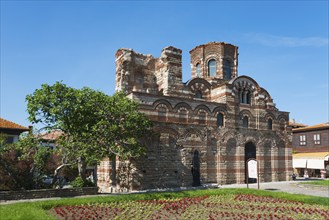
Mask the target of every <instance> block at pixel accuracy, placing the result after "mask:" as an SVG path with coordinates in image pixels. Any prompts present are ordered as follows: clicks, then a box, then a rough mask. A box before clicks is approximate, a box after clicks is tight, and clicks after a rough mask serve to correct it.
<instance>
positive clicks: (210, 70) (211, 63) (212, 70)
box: [208, 59, 216, 76]
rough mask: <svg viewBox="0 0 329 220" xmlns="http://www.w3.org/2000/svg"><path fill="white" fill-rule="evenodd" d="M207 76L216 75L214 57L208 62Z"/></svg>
mask: <svg viewBox="0 0 329 220" xmlns="http://www.w3.org/2000/svg"><path fill="white" fill-rule="evenodd" d="M208 76H216V60H214V59H211V60H209V62H208Z"/></svg>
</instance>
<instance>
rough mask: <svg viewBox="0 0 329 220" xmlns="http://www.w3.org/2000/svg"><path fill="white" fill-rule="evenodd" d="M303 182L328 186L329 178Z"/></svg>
mask: <svg viewBox="0 0 329 220" xmlns="http://www.w3.org/2000/svg"><path fill="white" fill-rule="evenodd" d="M301 184H307V185H317V186H328V187H329V180H317V181H306V182H302V183H301Z"/></svg>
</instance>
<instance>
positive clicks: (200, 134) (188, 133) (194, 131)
mask: <svg viewBox="0 0 329 220" xmlns="http://www.w3.org/2000/svg"><path fill="white" fill-rule="evenodd" d="M193 134H194V135H196V136H197V137H198V138H200V140H201V141H205V140H206V135H204V132H202V131H200V130H199V129H196V128H187V129H186V130H185V132H184V133H183V135H182V138H184V140H185V141H186V139H187V138H188V137H190V136H191V135H193Z"/></svg>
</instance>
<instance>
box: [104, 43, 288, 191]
mask: <svg viewBox="0 0 329 220" xmlns="http://www.w3.org/2000/svg"><path fill="white" fill-rule="evenodd" d="M190 56H191V68H192V73H191V76H192V77H191V79H190V80H189V81H188V82H186V83H183V82H182V51H181V50H180V49H177V48H174V47H171V46H170V47H166V48H164V49H163V50H162V53H161V56H160V57H159V58H154V57H153V56H151V55H144V54H140V53H137V52H135V51H133V50H131V49H119V50H118V51H117V53H116V90H117V91H120V90H124V91H125V92H126V93H127V96H128V97H129V98H131V99H133V100H135V101H137V102H139V104H140V111H141V112H143V113H145V114H146V115H147V116H148V117H149V118H150V119H151V120H152V121H153V122H154V131H155V134H156V135H154V136H153V137H150V138H149V139H148V140H147V153H146V155H145V156H143V157H140V158H137V159H131V160H129V161H120V160H119V158H118V160H117V162H116V166H111V163H110V161H108V160H104V161H103V162H102V163H101V164H100V166H99V167H98V186H99V187H100V189H101V191H104V192H108V191H110V188H111V181H112V180H111V173H112V167H113V169H116V174H115V176H116V186H115V188H116V189H127V190H141V189H153V188H170V187H185V186H197V185H200V184H211V183H213V184H219V185H221V184H232V183H245V182H246V165H245V164H246V161H247V160H248V159H250V158H255V159H257V160H258V162H259V167H260V182H264V181H265V182H269V181H284V180H288V179H289V176H290V175H291V174H292V162H291V161H292V158H291V152H292V148H291V138H289V135H290V132H291V130H290V127H289V126H288V122H289V113H288V112H283V111H279V110H278V109H277V108H276V107H275V104H274V103H273V100H272V97H271V96H270V94H269V93H268V92H267V91H266V90H265V89H264V88H262V87H260V85H258V83H257V82H256V81H255V80H254V79H252V78H250V77H248V76H239V75H238V47H236V46H234V45H231V44H227V43H223V42H211V43H208V44H204V45H200V46H197V47H195V48H194V49H192V50H191V51H190Z"/></svg>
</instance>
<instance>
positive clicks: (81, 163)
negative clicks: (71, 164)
mask: <svg viewBox="0 0 329 220" xmlns="http://www.w3.org/2000/svg"><path fill="white" fill-rule="evenodd" d="M86 169H87V163H86V160H85V158H84V157H79V159H78V171H79V176H80V177H81V179H82V180H83V182H86Z"/></svg>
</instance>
